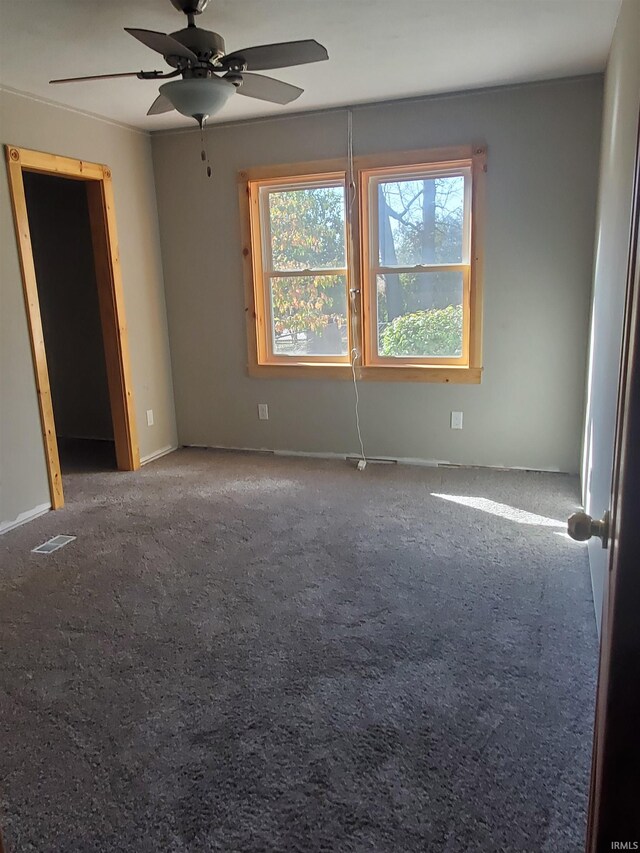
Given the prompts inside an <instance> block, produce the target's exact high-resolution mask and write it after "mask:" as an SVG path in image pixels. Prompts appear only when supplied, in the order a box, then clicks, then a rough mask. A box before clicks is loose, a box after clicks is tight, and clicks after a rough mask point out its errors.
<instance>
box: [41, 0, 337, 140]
mask: <svg viewBox="0 0 640 853" xmlns="http://www.w3.org/2000/svg"><path fill="white" fill-rule="evenodd" d="M170 2H171V3H172V5H173V6H174V7H175V8H176V9H177V10H178V11H180V12H184V14H185V15H186V16H187V21H188V25H187V26H186V27H185V28H184V29H182V30H178V31H177V32H175V33H171V34H170V35H166V34H165V33H158V32H154V31H153V30H141V29H134V28H131V27H125V30H126V31H127V32H128V33H129V34H130V35H132V36H133V37H134V38H136V39H138V41H141V42H142V44H144V45H146V46H147V47H150V48H151V49H152V50H155V51H157V52H158V53H160V54H162V56H163V57H164V60H165V62H166V63H167V64H168V65H170V66H171V67H172V68H173V69H174V70H173V71H170V72H164V73H163V72H162V71H129V72H124V73H119V74H95V75H92V76H89V77H66V78H64V79H61V80H51V81H50V82H51V83H73V82H81V81H86V80H101V79H105V78H114V77H137V78H138V79H139V80H171V82H168V83H164V84H163V85H162V86H160V94H159V95H158V97H157V98H156V99H155V101H154V102H153V104H151V107H150V108H149V110H148V112H147V115H159V114H160V113H165V112H169V111H170V110H177V111H178V112H180V113H182V114H183V115H186V116H190V117H191V118H194V119H195V120H196V121H197V122H198V124H199V125H200V128H203V127H204V124H205V122H206V120H207V119H208V118H209V117H210V116H212V115H214V114H215V113H217V112H218V111H219V110H220V109H222V107H223V106H224V105H225V104H226V102H227V101H228V100H229V98H230V97H231V95H232V94H234V93H235V92H237V93H238V94H240V95H247V96H248V97H250V98H259V99H260V100H263V101H270V102H271V103H274V104H288V103H291V101H295V99H296V98H299V97H300V95H301V94H302V93H303V91H304V90H303V89H300V88H299V87H298V86H292V85H291V84H290V83H284V82H283V81H282V80H274V79H273V77H267V76H265V75H263V74H253V73H252V72H253V71H265V70H269V69H271V68H285V67H288V66H290V65H304V64H306V63H308V62H321V61H322V60H325V59H328V58H329V55H328V53H327V50H326V48H325V47H323V46H322V45H321V44H319V43H318V42H317V41H315V40H314V39H305V40H303V41H287V42H280V43H278V44H263V45H258V46H256V47H247V48H244V49H243V50H236V51H234V52H233V53H226V52H225V45H224V39H223V38H222V36H221V35H219V34H218V33H214V32H211V31H210V30H204V29H198V28H197V27H196V24H195V16H196V15H199V14H201V13H202V12H203V11H204V10H205V8H206V7H207V5H208V4H209V0H170ZM172 78H180V79H172Z"/></svg>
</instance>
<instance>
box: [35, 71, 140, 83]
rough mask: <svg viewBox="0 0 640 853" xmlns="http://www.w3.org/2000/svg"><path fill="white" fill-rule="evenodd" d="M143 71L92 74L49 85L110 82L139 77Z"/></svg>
mask: <svg viewBox="0 0 640 853" xmlns="http://www.w3.org/2000/svg"><path fill="white" fill-rule="evenodd" d="M141 73H142V72H141V71H125V72H123V73H122V74H92V75H90V76H89V77H63V78H62V79H61V80H49V83H81V82H82V81H83V80H109V79H111V78H113V77H137V76H138V75H139V74H141Z"/></svg>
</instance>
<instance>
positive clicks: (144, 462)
mask: <svg viewBox="0 0 640 853" xmlns="http://www.w3.org/2000/svg"><path fill="white" fill-rule="evenodd" d="M177 449H178V445H177V444H168V445H167V446H166V447H161V448H160V450H156V451H154V452H153V453H149V454H147V456H143V457H142V458H141V459H140V464H141V465H147V464H148V463H149V462H153V461H154V460H156V459H160V457H161V456H166V455H167V454H168V453H173V451H174V450H177Z"/></svg>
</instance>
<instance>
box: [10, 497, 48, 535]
mask: <svg viewBox="0 0 640 853" xmlns="http://www.w3.org/2000/svg"><path fill="white" fill-rule="evenodd" d="M50 509H51V504H50V503H46V504H39V505H38V506H34V508H33V509H27V510H25V511H24V512H21V513H20V515H19V516H18V517H17V518H16V519H15V520H14V521H0V536H1V535H2V534H3V533H8V532H9V531H10V530H14V528H16V527H20V525H21V524H26V523H27V522H28V521H33V519H34V518H38V516H40V515H44V514H45V512H49V510H50Z"/></svg>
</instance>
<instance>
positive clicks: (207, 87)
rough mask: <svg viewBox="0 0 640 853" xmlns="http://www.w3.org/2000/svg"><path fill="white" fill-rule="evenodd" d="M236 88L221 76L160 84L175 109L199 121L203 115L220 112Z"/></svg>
mask: <svg viewBox="0 0 640 853" xmlns="http://www.w3.org/2000/svg"><path fill="white" fill-rule="evenodd" d="M235 90H236V87H235V86H234V85H233V83H230V82H229V81H228V80H222V79H221V78H220V77H192V78H187V79H184V80H172V81H171V82H170V83H164V84H163V85H162V86H160V93H161V94H162V95H164V96H165V98H167V100H168V101H170V102H171V104H172V105H173V108H174V109H176V110H177V111H178V112H179V113H182V115H184V116H189V117H190V118H194V119H195V120H196V121H198V122H200V117H202V116H206V117H210V116H212V115H215V114H216V113H217V112H219V111H220V110H221V109H222V108H223V107H224V105H225V104H226V103H227V101H228V100H229V98H230V97H231V95H233V93H234V92H235Z"/></svg>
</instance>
